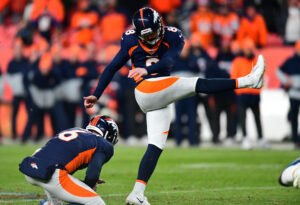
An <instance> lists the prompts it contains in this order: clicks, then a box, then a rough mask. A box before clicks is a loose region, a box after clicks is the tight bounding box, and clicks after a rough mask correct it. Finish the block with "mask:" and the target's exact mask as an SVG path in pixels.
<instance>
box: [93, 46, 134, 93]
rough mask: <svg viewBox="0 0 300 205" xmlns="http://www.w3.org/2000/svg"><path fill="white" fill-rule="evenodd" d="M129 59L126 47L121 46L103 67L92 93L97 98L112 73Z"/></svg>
mask: <svg viewBox="0 0 300 205" xmlns="http://www.w3.org/2000/svg"><path fill="white" fill-rule="evenodd" d="M128 60H129V55H128V52H127V51H126V49H124V48H122V47H121V49H120V51H119V52H118V53H117V55H116V56H115V57H114V59H113V60H112V62H111V63H110V64H108V66H107V67H106V68H105V69H104V71H103V73H102V75H101V77H100V79H99V82H98V85H97V87H96V90H95V91H94V93H93V95H94V96H96V97H97V98H98V99H99V98H100V96H101V95H102V93H103V91H104V90H105V88H106V87H107V86H108V84H109V83H110V81H111V80H112V78H113V77H114V74H115V73H116V72H117V71H118V70H119V69H120V68H121V67H122V66H123V65H124V64H125V63H126V62H127V61H128Z"/></svg>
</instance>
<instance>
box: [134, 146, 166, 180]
mask: <svg viewBox="0 0 300 205" xmlns="http://www.w3.org/2000/svg"><path fill="white" fill-rule="evenodd" d="M161 152H162V150H161V149H160V148H158V147H156V146H155V145H152V144H149V145H148V147H147V150H146V153H145V154H144V156H143V159H142V161H141V163H140V167H139V173H138V178H137V179H138V180H141V181H143V182H146V183H147V182H148V180H149V178H150V177H151V175H152V173H153V171H154V169H155V167H156V164H157V161H158V158H159V156H160V154H161Z"/></svg>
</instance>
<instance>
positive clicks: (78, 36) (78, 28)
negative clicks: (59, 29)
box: [71, 0, 99, 44]
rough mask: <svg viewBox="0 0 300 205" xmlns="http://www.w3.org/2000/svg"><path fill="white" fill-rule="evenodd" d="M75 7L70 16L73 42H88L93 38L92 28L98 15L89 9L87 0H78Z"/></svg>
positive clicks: (96, 21) (97, 19)
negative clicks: (73, 32) (75, 9)
mask: <svg viewBox="0 0 300 205" xmlns="http://www.w3.org/2000/svg"><path fill="white" fill-rule="evenodd" d="M77 8H78V9H77V11H76V12H75V13H74V14H73V16H72V18H71V28H72V29H73V30H74V31H75V34H74V38H75V39H74V41H75V42H74V43H77V44H88V43H90V42H92V40H93V28H94V27H95V26H96V24H97V23H98V21H99V17H98V14H97V13H96V12H95V11H91V10H90V1H89V0H78V3H77Z"/></svg>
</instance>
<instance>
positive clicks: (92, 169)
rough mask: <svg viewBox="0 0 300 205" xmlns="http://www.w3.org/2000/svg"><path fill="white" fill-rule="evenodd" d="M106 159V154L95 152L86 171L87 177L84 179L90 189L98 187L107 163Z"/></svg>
mask: <svg viewBox="0 0 300 205" xmlns="http://www.w3.org/2000/svg"><path fill="white" fill-rule="evenodd" d="M106 158H107V157H106V155H105V154H104V152H100V151H98V152H95V154H94V156H93V158H92V160H91V162H90V163H89V166H88V168H87V170H86V175H85V179H84V183H86V184H87V185H88V186H89V187H91V188H93V187H94V186H95V185H96V183H97V181H98V179H99V177H100V173H101V169H102V166H103V164H104V163H105V162H106V161H107V159H106Z"/></svg>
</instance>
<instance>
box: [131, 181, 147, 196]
mask: <svg viewBox="0 0 300 205" xmlns="http://www.w3.org/2000/svg"><path fill="white" fill-rule="evenodd" d="M145 189H146V184H144V183H142V182H138V181H137V182H135V185H134V187H133V191H134V192H136V193H141V194H144V192H145Z"/></svg>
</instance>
